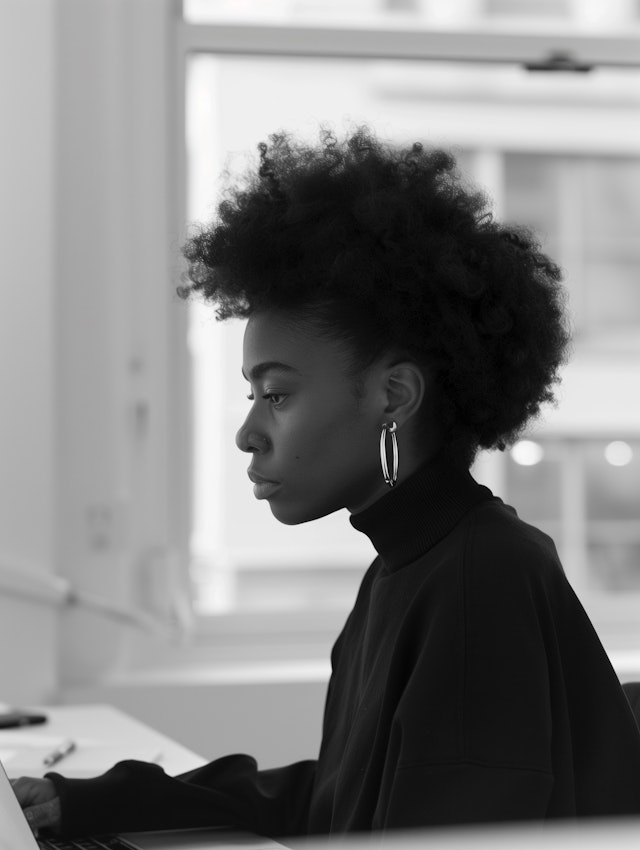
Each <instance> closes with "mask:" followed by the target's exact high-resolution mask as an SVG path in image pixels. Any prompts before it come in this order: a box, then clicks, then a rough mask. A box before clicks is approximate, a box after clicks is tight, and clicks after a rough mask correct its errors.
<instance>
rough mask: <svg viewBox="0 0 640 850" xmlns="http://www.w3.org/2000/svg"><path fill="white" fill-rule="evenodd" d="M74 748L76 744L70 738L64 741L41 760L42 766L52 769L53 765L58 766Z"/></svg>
mask: <svg viewBox="0 0 640 850" xmlns="http://www.w3.org/2000/svg"><path fill="white" fill-rule="evenodd" d="M75 748H76V742H75V741H72V740H71V739H70V738H69V739H68V740H66V741H63V742H62V743H61V744H60V746H59V747H56V748H55V750H53V751H52V752H50V753H49V755H48V756H46V757H45V758H44V759H43V762H42V763H43V764H45V765H46V766H47V767H53V765H54V764H58V762H59V761H61V760H62V759H63V758H64V757H65V756H68V755H69V754H70V753H72V752H73V751H74V750H75Z"/></svg>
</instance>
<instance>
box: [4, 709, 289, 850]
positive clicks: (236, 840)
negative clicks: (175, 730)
mask: <svg viewBox="0 0 640 850" xmlns="http://www.w3.org/2000/svg"><path fill="white" fill-rule="evenodd" d="M32 708H33V710H34V711H37V712H40V713H43V714H46V715H47V717H48V720H47V722H46V723H43V724H40V725H37V726H25V727H23V728H21V729H0V752H2V751H5V752H7V751H9V750H11V749H14V750H16V757H15V759H16V760H15V765H16V766H21V765H20V762H23V763H24V762H25V761H27V762H28V761H29V759H31V762H32V766H33V768H34V769H33V770H26V771H24V770H13V769H12V759H8V760H7V762H6V763H5V769H6V770H7V773H8V774H9V776H17V775H29V776H37V775H42V774H44V773H46V772H47V771H48V770H50V769H53V770H55V771H59V772H60V773H62V774H65V775H67V776H74V775H75V776H88V775H96V774H97V773H102V772H103V770H108V768H109V767H111V766H112V764H113V763H114V760H115V761H120V760H121V759H125V758H138V757H139V758H143V759H144V757H145V755H147V754H157V755H158V756H159V758H158V759H157V761H158V763H159V764H160V765H161V766H162V767H163V768H164V770H165V771H166V772H167V773H169V774H177V773H183V772H185V771H187V770H192V769H193V768H196V767H199V766H200V765H203V764H205V763H206V759H204V758H203V757H202V756H199V755H197V754H196V753H194V752H192V751H191V750H189V749H187V747H183V746H182V745H181V744H178V743H176V742H175V741H173V740H172V739H171V738H168V737H167V736H166V735H163V734H162V733H161V732H157V731H156V730H155V729H152V728H151V727H150V726H147V725H146V724H145V723H142V722H140V721H139V720H135V719H134V718H133V717H130V716H129V715H128V714H126V713H125V712H123V711H120V710H119V709H117V708H112V707H111V706H108V705H82V706H66V705H65V706H38V707H32ZM67 738H71V739H72V740H74V741H75V742H77V750H76V751H75V752H73V753H71V754H70V755H68V756H66V757H65V758H64V759H63V760H62V761H61V762H59V764H57V765H55V767H53V768H47V767H45V766H43V765H42V751H43V750H44V751H46V750H47V749H50V748H51V744H52V742H55V741H60V740H63V739H67ZM21 741H22V742H23V743H24V746H23V748H22V750H21V751H20V752H18V747H19V744H20V742H21ZM38 742H40V743H41V744H42V746H41V747H40V746H38ZM21 753H22V754H21ZM25 753H26V755H25ZM147 760H152V757H151V756H149V757H148V758H147ZM92 765H93V767H92ZM206 836H208V837H206ZM145 840H148V839H145V838H144V836H141V835H137V836H136V841H137V842H139V843H140V846H145V843H144V842H145ZM163 840H164V841H165V842H166V846H167V847H171V848H175V846H176V845H175V837H174V836H172V835H171V833H167V834H166V837H165V838H159V837H158V834H157V833H154V839H153V847H154V848H156V850H157V848H159V847H160V846H163V845H162V841H163ZM180 841H181V847H184V848H185V850H186V848H187V847H193V848H194V850H196V848H204V847H206V848H211V847H216V848H217V850H239V848H240V849H241V850H283V845H282V844H278V842H276V841H272V840H271V839H269V838H263V837H261V836H257V835H252V834H250V833H246V832H228V831H227V830H218V831H214V832H213V833H211V832H208V833H206V832H201V831H196V832H194V833H193V835H191V836H189V837H186V836H184V837H182V836H181V839H180Z"/></svg>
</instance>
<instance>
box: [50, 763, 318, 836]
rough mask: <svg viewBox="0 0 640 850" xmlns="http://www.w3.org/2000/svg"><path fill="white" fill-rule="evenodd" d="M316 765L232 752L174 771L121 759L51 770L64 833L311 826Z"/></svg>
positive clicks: (270, 831)
mask: <svg viewBox="0 0 640 850" xmlns="http://www.w3.org/2000/svg"><path fill="white" fill-rule="evenodd" d="M315 767H316V762H315V761H301V762H296V763H295V764H291V765H287V766H286V767H280V768H274V769H270V770H258V766H257V763H256V761H255V759H253V758H251V757H250V756H246V755H233V756H226V757H224V758H221V759H217V760H216V761H213V762H211V763H209V764H207V765H205V766H204V767H201V768H197V769H196V770H193V771H190V772H189V773H184V774H181V775H180V776H176V777H171V776H168V775H167V774H166V773H165V772H164V770H163V769H162V768H161V767H160V766H159V765H156V764H149V763H147V762H141V761H122V762H119V763H118V764H116V765H115V766H114V767H112V768H111V770H109V771H107V772H106V773H104V774H102V775H101V776H98V777H95V778H92V779H70V778H65V777H63V776H61V775H60V774H58V773H49V774H47V778H48V779H51V781H52V782H53V783H54V785H55V787H56V791H57V792H58V795H59V797H60V808H61V817H62V820H61V825H60V834H61V835H62V836H63V837H71V836H80V835H87V834H96V833H108V832H134V831H138V830H152V829H183V828H189V827H218V826H226V827H233V828H235V829H243V830H248V831H251V832H255V833H258V834H260V835H273V836H275V835H283V836H284V835H298V834H302V833H304V832H305V831H306V823H307V815H308V809H309V800H310V795H311V788H312V785H313V779H314V775H315Z"/></svg>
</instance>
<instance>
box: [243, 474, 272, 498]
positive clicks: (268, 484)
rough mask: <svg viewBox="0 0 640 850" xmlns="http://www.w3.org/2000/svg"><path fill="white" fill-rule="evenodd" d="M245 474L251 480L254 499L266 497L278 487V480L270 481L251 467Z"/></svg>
mask: <svg viewBox="0 0 640 850" xmlns="http://www.w3.org/2000/svg"><path fill="white" fill-rule="evenodd" d="M247 475H248V476H249V478H250V479H251V481H253V495H254V496H255V497H256V499H268V498H269V496H272V495H273V494H274V493H275V492H276V490H278V489H279V488H280V484H279V482H278V481H271V480H270V479H269V478H265V477H264V476H263V475H258V473H257V472H254V471H253V470H252V469H250V470H249V471H248V472H247Z"/></svg>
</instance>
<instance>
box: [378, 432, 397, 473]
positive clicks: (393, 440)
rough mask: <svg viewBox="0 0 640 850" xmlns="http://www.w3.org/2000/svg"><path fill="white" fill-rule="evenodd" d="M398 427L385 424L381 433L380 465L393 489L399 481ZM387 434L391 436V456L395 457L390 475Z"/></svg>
mask: <svg viewBox="0 0 640 850" xmlns="http://www.w3.org/2000/svg"><path fill="white" fill-rule="evenodd" d="M397 429H398V426H397V424H396V423H395V422H392V423H391V424H390V425H389V424H388V423H387V422H384V423H383V425H382V431H381V432H380V465H381V466H382V475H383V477H384V480H385V483H386V484H388V485H389V487H393V486H394V485H395V483H396V481H397V480H398V438H397V437H396V431H397ZM387 434H391V454H392V456H393V470H392V472H391V475H389V464H388V462H387Z"/></svg>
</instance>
